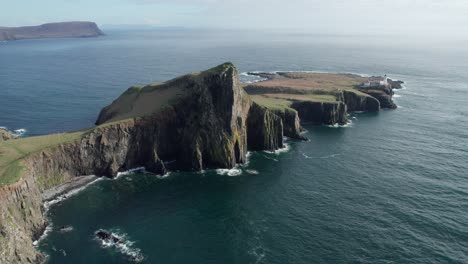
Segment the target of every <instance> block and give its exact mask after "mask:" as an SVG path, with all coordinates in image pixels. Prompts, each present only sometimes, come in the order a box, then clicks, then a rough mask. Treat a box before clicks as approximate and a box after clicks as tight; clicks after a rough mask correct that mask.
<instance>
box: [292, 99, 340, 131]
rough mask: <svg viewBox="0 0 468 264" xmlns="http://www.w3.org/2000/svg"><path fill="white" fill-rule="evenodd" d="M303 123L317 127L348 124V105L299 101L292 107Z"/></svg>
mask: <svg viewBox="0 0 468 264" xmlns="http://www.w3.org/2000/svg"><path fill="white" fill-rule="evenodd" d="M291 107H292V108H294V109H296V110H297V112H298V113H299V118H300V119H301V121H302V122H307V123H311V124H315V125H321V124H326V125H334V124H340V125H344V124H346V123H347V122H348V118H347V110H346V104H345V103H343V102H311V101H297V102H294V103H293V104H292V105H291Z"/></svg>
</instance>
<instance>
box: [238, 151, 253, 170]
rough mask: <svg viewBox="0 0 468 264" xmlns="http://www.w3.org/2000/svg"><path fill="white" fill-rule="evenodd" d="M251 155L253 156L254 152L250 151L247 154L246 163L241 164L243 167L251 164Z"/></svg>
mask: <svg viewBox="0 0 468 264" xmlns="http://www.w3.org/2000/svg"><path fill="white" fill-rule="evenodd" d="M250 157H252V152H250V151H248V152H247V154H246V155H245V163H244V164H241V165H240V166H241V167H243V168H245V167H247V166H249V164H250Z"/></svg>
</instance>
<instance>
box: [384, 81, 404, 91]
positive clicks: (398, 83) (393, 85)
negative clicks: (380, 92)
mask: <svg viewBox="0 0 468 264" xmlns="http://www.w3.org/2000/svg"><path fill="white" fill-rule="evenodd" d="M387 82H388V83H389V84H390V87H391V88H392V89H401V88H403V87H402V84H404V83H405V82H403V81H400V80H398V81H393V80H392V79H388V80H387Z"/></svg>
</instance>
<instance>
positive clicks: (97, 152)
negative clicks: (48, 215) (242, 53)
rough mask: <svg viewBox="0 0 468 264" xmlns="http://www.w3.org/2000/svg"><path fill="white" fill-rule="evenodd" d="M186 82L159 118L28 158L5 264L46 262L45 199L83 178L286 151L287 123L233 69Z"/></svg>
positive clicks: (196, 166)
mask: <svg viewBox="0 0 468 264" xmlns="http://www.w3.org/2000/svg"><path fill="white" fill-rule="evenodd" d="M183 80H184V87H183V90H184V91H185V95H184V96H182V97H178V100H177V101H175V102H172V103H171V104H170V105H168V106H166V107H164V108H163V109H160V110H159V111H157V112H154V113H147V115H143V116H139V117H134V118H129V119H124V120H118V121H113V122H111V123H108V124H102V125H101V126H99V127H97V128H94V129H91V130H89V131H88V132H86V133H84V134H83V135H82V136H81V137H80V138H79V139H78V140H75V141H73V142H69V143H64V144H59V145H57V146H54V147H50V148H46V149H44V150H42V151H39V152H38V153H35V154H34V155H32V156H29V157H27V158H25V160H24V163H25V166H26V169H25V172H24V175H23V176H22V178H21V180H20V181H19V182H18V183H15V184H13V185H9V186H4V187H0V195H1V198H2V206H1V207H0V245H1V249H0V263H39V262H41V261H42V260H43V256H42V255H41V254H40V253H38V252H37V251H36V250H35V249H34V247H33V245H32V242H33V240H34V239H37V237H38V235H39V234H40V233H41V232H42V230H43V229H44V226H45V220H44V219H45V218H44V215H43V211H42V209H41V205H42V201H41V192H44V191H45V190H47V189H49V188H52V187H54V186H57V185H60V184H62V183H64V182H68V181H70V180H71V179H73V178H75V177H79V176H80V175H92V174H94V175H99V176H109V177H114V176H115V175H117V173H118V172H120V171H125V170H128V169H132V168H135V167H141V166H144V167H146V169H147V170H148V171H150V172H154V173H157V174H163V173H165V172H166V170H167V166H166V164H167V163H166V162H170V163H171V164H172V166H174V167H177V168H180V169H188V170H192V169H193V170H202V169H205V168H219V167H224V168H232V167H233V166H235V165H236V164H238V163H244V162H246V154H247V150H248V149H251V150H276V149H278V148H281V147H282V146H283V122H282V119H281V118H280V117H279V116H278V115H276V114H274V113H273V112H272V111H270V110H268V109H266V108H264V107H260V106H258V105H256V104H255V103H253V102H252V101H251V100H250V98H249V96H248V95H247V94H246V93H245V92H244V91H243V89H242V88H241V86H240V85H239V80H238V77H237V71H236V69H235V67H234V66H233V65H232V64H223V65H221V66H219V67H216V68H214V69H211V70H208V71H206V72H202V73H199V74H193V75H189V76H186V77H185V78H184V79H183ZM106 109H109V108H106ZM104 111H106V110H104ZM119 113H122V111H120V112H119ZM106 116H107V117H109V118H116V116H114V115H107V114H106V113H101V115H100V120H99V122H106V121H107V120H106ZM117 117H118V116H117ZM287 118H288V119H289V118H290V117H289V116H288V117H287ZM294 122H295V118H294ZM296 125H297V124H294V126H296ZM288 133H289V132H288Z"/></svg>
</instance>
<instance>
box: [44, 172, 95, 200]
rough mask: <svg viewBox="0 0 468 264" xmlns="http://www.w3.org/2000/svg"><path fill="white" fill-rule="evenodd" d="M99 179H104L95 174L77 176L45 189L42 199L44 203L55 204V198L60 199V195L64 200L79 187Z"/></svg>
mask: <svg viewBox="0 0 468 264" xmlns="http://www.w3.org/2000/svg"><path fill="white" fill-rule="evenodd" d="M99 179H102V177H97V176H95V175H88V176H79V177H76V178H74V179H72V180H71V181H69V182H66V183H63V184H61V185H59V186H56V187H52V188H50V189H47V190H45V191H44V192H43V193H42V201H43V202H44V205H45V204H50V203H52V204H53V201H54V200H57V199H60V197H63V198H62V199H60V200H63V199H65V198H67V197H68V196H69V195H70V194H71V193H74V192H76V191H78V190H79V189H81V188H83V187H86V186H87V185H89V184H91V183H93V182H95V181H97V180H99Z"/></svg>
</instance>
